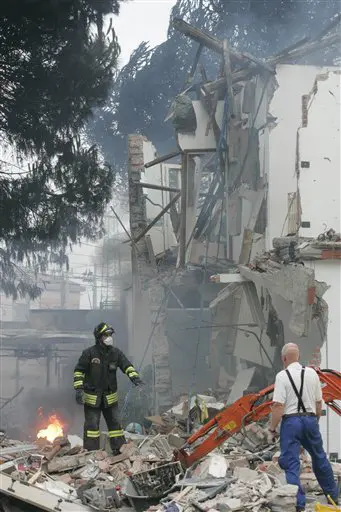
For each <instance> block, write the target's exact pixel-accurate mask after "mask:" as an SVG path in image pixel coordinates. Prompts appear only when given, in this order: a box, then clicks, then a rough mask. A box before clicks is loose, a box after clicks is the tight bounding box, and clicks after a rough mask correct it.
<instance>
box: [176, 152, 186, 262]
mask: <svg viewBox="0 0 341 512" xmlns="http://www.w3.org/2000/svg"><path fill="white" fill-rule="evenodd" d="M180 208H181V210H180V233H179V258H178V267H180V268H183V267H184V266H185V265H186V244H187V238H186V222H187V220H186V211H187V155H186V154H184V155H183V157H182V172H181V207H180Z"/></svg>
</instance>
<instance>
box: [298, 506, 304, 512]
mask: <svg viewBox="0 0 341 512" xmlns="http://www.w3.org/2000/svg"><path fill="white" fill-rule="evenodd" d="M304 511H305V507H296V512H304Z"/></svg>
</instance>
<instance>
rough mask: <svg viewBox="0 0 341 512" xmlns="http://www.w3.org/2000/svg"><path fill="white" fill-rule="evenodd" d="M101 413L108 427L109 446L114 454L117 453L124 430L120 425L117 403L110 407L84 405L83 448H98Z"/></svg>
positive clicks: (122, 442)
mask: <svg viewBox="0 0 341 512" xmlns="http://www.w3.org/2000/svg"><path fill="white" fill-rule="evenodd" d="M101 413H103V416H104V419H105V421H106V424H107V427H108V434H109V439H110V446H111V449H112V451H113V453H114V454H118V453H119V449H120V448H121V446H122V445H123V444H124V443H125V437H124V432H123V430H122V427H121V425H120V420H119V414H118V405H117V404H115V405H113V406H112V407H104V406H103V404H102V405H101V406H100V407H89V406H88V405H84V417H85V422H84V448H85V449H86V450H89V451H92V450H99V448H100V430H99V423H100V419H101Z"/></svg>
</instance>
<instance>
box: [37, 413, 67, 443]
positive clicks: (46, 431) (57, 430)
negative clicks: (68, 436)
mask: <svg viewBox="0 0 341 512" xmlns="http://www.w3.org/2000/svg"><path fill="white" fill-rule="evenodd" d="M63 436H64V432H63V425H62V423H61V421H60V420H59V419H58V418H57V415H56V414H54V415H52V416H50V417H49V423H48V425H47V427H46V428H43V429H41V430H39V432H38V434H37V439H46V441H49V442H50V443H53V441H55V439H57V438H58V437H63Z"/></svg>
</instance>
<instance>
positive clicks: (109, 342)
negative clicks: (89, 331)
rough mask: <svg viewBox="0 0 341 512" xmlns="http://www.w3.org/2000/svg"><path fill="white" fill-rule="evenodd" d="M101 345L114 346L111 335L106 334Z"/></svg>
mask: <svg viewBox="0 0 341 512" xmlns="http://www.w3.org/2000/svg"><path fill="white" fill-rule="evenodd" d="M103 345H105V346H106V347H113V346H114V338H113V336H106V337H105V338H104V340H103Z"/></svg>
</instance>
